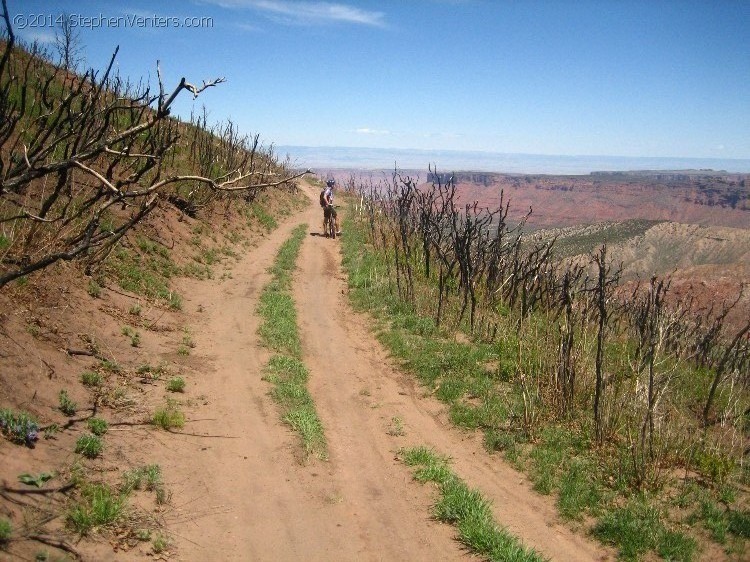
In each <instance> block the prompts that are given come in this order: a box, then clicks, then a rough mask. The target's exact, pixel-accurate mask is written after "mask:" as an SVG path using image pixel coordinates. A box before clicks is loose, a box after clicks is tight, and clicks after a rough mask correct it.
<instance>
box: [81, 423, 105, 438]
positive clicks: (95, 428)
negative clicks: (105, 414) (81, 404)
mask: <svg viewBox="0 0 750 562" xmlns="http://www.w3.org/2000/svg"><path fill="white" fill-rule="evenodd" d="M86 425H87V426H88V428H89V431H90V432H91V433H93V434H94V435H96V436H98V437H101V436H102V435H104V434H105V433H107V431H108V430H109V424H108V423H107V420H103V419H102V418H90V419H89V420H88V421H87V422H86Z"/></svg>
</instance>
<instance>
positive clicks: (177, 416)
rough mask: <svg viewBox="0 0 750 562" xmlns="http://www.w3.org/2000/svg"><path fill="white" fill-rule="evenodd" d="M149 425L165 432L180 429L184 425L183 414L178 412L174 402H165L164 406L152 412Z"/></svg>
mask: <svg viewBox="0 0 750 562" xmlns="http://www.w3.org/2000/svg"><path fill="white" fill-rule="evenodd" d="M151 423H153V424H154V425H156V426H158V427H161V428H162V429H166V430H170V429H175V428H181V427H182V426H184V425H185V414H183V413H182V412H181V411H180V409H179V407H178V405H177V403H176V402H174V401H173V400H167V405H166V406H164V407H163V408H159V409H158V410H156V411H155V412H154V415H153V417H152V418H151Z"/></svg>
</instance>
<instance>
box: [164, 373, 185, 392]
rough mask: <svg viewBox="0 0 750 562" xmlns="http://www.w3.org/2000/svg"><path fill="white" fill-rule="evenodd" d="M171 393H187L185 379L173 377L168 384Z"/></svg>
mask: <svg viewBox="0 0 750 562" xmlns="http://www.w3.org/2000/svg"><path fill="white" fill-rule="evenodd" d="M167 390H168V391H169V392H185V379H183V378H182V377H173V378H171V379H169V381H168V382H167Z"/></svg>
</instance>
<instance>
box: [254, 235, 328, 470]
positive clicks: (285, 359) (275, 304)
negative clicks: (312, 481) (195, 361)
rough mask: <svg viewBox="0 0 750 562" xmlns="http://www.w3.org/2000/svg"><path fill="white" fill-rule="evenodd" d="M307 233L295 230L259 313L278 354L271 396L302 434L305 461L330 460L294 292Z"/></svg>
mask: <svg viewBox="0 0 750 562" xmlns="http://www.w3.org/2000/svg"><path fill="white" fill-rule="evenodd" d="M306 233H307V225H304V224H303V225H300V226H298V227H297V228H295V229H294V231H293V232H292V236H291V237H290V238H289V239H288V240H287V241H286V242H284V244H283V245H282V246H281V248H280V249H279V252H278V254H277V256H276V260H275V261H274V264H273V266H272V267H271V268H270V269H269V271H270V273H271V274H272V275H273V278H272V280H271V281H270V283H268V285H266V287H265V288H264V289H263V292H262V293H261V297H260V302H259V304H258V313H259V314H260V316H261V319H262V323H261V326H260V328H259V330H258V333H259V334H260V337H261V340H262V341H263V343H264V345H265V346H266V347H268V348H270V349H273V350H274V351H276V352H277V353H278V355H275V356H273V357H272V358H271V359H270V361H269V362H268V365H267V366H266V368H265V374H264V379H265V380H266V381H268V382H270V383H272V384H273V385H274V388H273V390H272V391H271V395H272V396H273V398H274V399H275V400H276V401H277V402H278V403H279V405H280V407H281V417H282V420H283V421H284V422H285V423H287V424H288V425H289V426H290V427H291V428H292V429H293V430H294V431H296V432H297V433H298V434H299V436H300V439H301V441H302V448H303V451H304V454H305V458H309V457H310V456H315V457H317V458H320V459H326V458H327V457H328V453H327V447H326V440H325V434H324V431H323V426H322V424H321V422H320V418H319V417H318V414H317V412H316V411H315V404H314V403H313V400H312V398H311V396H310V393H309V392H308V390H307V379H308V376H309V374H308V371H307V368H306V367H305V365H304V363H303V362H302V361H301V353H302V347H301V344H300V341H299V332H298V330H297V313H296V310H295V308H294V300H293V299H292V295H291V292H290V289H291V283H292V273H293V271H294V270H295V268H296V260H297V255H298V254H299V249H300V247H301V245H302V241H303V240H304V237H305V235H306Z"/></svg>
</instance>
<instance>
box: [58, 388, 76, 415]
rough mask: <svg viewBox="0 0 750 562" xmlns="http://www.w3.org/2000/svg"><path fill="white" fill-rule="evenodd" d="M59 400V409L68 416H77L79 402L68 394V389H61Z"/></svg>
mask: <svg viewBox="0 0 750 562" xmlns="http://www.w3.org/2000/svg"><path fill="white" fill-rule="evenodd" d="M57 397H58V400H59V405H58V409H59V410H60V411H61V412H62V413H63V414H65V415H66V416H68V417H71V416H75V415H76V412H77V411H78V404H76V403H75V402H73V400H71V399H70V396H68V391H67V390H61V391H60V394H58V395H57Z"/></svg>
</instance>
